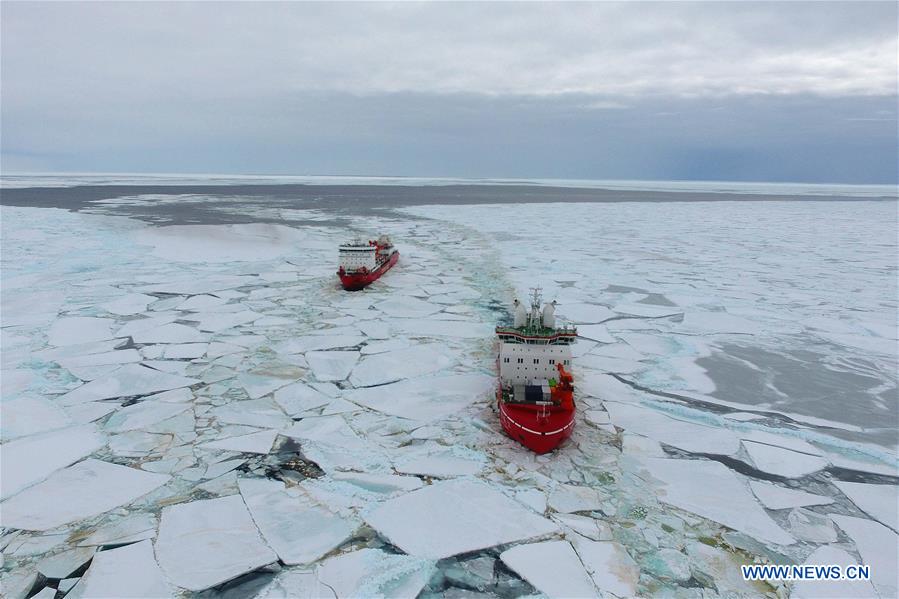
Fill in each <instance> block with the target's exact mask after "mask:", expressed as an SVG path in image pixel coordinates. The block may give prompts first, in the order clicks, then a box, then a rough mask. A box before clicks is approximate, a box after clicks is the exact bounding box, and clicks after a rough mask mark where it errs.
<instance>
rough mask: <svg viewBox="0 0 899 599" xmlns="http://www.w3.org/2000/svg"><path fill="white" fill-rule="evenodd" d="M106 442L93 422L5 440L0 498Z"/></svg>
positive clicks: (0, 454)
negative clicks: (6, 441)
mask: <svg viewBox="0 0 899 599" xmlns="http://www.w3.org/2000/svg"><path fill="white" fill-rule="evenodd" d="M4 417H5V415H4ZM104 444H105V441H104V440H103V437H102V435H100V434H98V433H97V430H96V428H95V427H94V426H93V425H86V426H77V427H71V428H64V429H60V430H56V431H53V432H49V433H43V434H39V435H33V436H30V437H23V438H21V439H17V440H15V441H10V442H8V443H4V444H3V449H2V452H0V459H2V469H0V479H2V485H0V499H5V498H7V497H10V496H12V495H15V494H16V493H18V492H19V491H21V490H22V489H24V488H26V487H28V486H30V485H33V484H34V483H37V482H40V481H42V480H44V479H45V478H47V477H48V476H49V475H51V474H52V473H54V472H56V471H57V470H59V469H60V468H65V467H66V466H69V465H70V464H74V463H75V462H77V461H78V460H80V459H81V458H83V457H86V456H89V455H90V454H92V453H93V452H95V451H96V450H98V449H100V448H101V447H103V445H104Z"/></svg>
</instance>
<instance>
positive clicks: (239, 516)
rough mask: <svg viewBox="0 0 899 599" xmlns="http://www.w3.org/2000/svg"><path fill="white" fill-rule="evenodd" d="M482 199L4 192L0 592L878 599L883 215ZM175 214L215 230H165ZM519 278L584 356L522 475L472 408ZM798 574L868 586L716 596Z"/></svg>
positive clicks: (850, 207)
mask: <svg viewBox="0 0 899 599" xmlns="http://www.w3.org/2000/svg"><path fill="white" fill-rule="evenodd" d="M73 189H78V188H73ZM110 189H112V187H110ZM286 189H287V188H286V187H285V188H282V190H281V191H280V192H279V193H281V194H282V195H283V194H285V193H288V192H287V191H285V190H286ZM410 189H411V190H412V191H409V190H407V192H405V193H406V197H408V196H409V195H412V194H413V193H414V188H410ZM509 189H511V188H506V191H504V192H503V193H504V194H505V195H504V202H505V203H503V204H496V205H485V204H480V205H477V204H472V205H453V206H443V205H426V206H413V207H406V208H402V209H397V208H394V209H391V208H384V207H380V208H378V209H377V210H374V209H372V210H367V209H366V210H362V209H360V210H358V211H357V213H354V212H353V211H352V210H348V209H341V210H338V211H335V212H330V211H329V206H330V204H327V203H325V204H323V205H322V206H319V207H317V208H314V209H313V208H303V207H297V206H289V205H287V204H285V203H283V202H281V203H279V202H274V201H273V202H268V203H267V202H265V201H262V200H260V199H259V197H254V198H253V199H252V201H250V200H247V201H241V200H240V199H239V198H237V199H234V198H232V200H231V201H228V202H221V201H219V200H220V198H216V196H215V195H207V196H205V197H203V198H201V199H202V202H201V201H200V199H198V198H197V197H195V196H190V197H185V196H184V195H183V194H165V193H162V192H156V193H154V194H150V195H140V194H133V195H132V196H130V197H114V198H111V199H102V200H100V201H92V200H85V202H86V203H85V204H84V205H79V206H76V207H79V208H81V210H80V211H74V212H70V211H67V210H61V209H55V208H27V207H11V206H4V207H3V208H2V214H0V216H2V250H3V252H2V297H0V299H2V312H0V315H2V339H0V341H2V369H3V371H2V382H3V388H2V403H0V410H2V418H0V425H2V460H3V473H2V489H0V490H2V497H3V502H2V503H0V526H2V531H0V549H2V552H3V553H2V574H0V584H2V585H3V589H4V593H5V594H6V595H8V596H11V597H19V596H21V597H25V596H26V595H29V594H35V593H37V592H38V591H40V592H41V593H43V595H41V596H52V595H54V594H55V593H57V589H58V592H59V593H65V592H69V593H71V594H72V595H73V596H84V597H88V596H98V595H115V596H157V595H163V594H167V593H170V594H173V595H179V596H185V597H186V596H197V597H212V596H220V595H221V596H232V597H235V596H241V597H243V596H259V597H281V596H284V597H298V596H301V597H319V596H328V597H331V596H333V593H334V592H337V594H338V595H339V596H393V595H398V594H399V595H403V596H414V595H420V596H422V597H428V598H431V597H461V596H469V595H471V594H473V593H482V594H487V595H492V596H499V597H515V596H525V595H535V594H538V593H542V594H545V595H548V596H572V595H577V596H586V595H591V594H592V595H600V594H609V593H612V594H614V595H617V596H629V595H634V594H639V595H650V594H661V595H665V596H674V597H698V596H716V595H721V596H758V595H768V596H771V597H774V596H788V595H791V594H794V593H795V595H796V596H805V597H814V596H845V594H846V593H849V594H850V595H851V596H881V597H892V596H895V593H896V587H895V580H896V563H897V561H899V560H897V558H896V545H897V534H896V533H897V530H896V529H897V518H896V513H897V512H896V507H895V506H896V498H897V497H896V492H897V486H896V484H897V480H899V476H897V471H896V454H897V396H896V393H897V391H896V384H897V381H896V366H897V364H896V343H897V341H896V311H897V307H896V295H897V294H896V274H897V271H896V237H895V227H896V204H895V202H877V201H870V202H868V201H854V202H841V201H828V202H824V201H814V200H809V199H806V200H802V201H792V202H791V201H779V202H752V201H733V202H702V203H693V202H653V203H641V202H625V203H595V204H579V203H564V204H540V203H527V204H520V205H516V204H511V203H508V196H509V193H511V192H510V191H509ZM583 189H586V188H582V191H583ZM628 189H629V190H630V191H629V193H630V194H632V195H633V194H634V193H637V192H636V191H635V188H634V187H633V186H631V187H628ZM228 190H229V191H228V193H229V194H230V193H232V191H233V188H228ZM718 191H721V190H718ZM91 193H92V194H100V192H98V191H96V190H94V191H91ZM431 193H432V194H434V193H436V192H434V191H432V192H431ZM479 193H480V192H479ZM579 193H580V192H579ZM584 193H586V192H584ZM680 193H684V194H686V193H689V190H681V191H680ZM756 193H761V191H756ZM803 193H805V192H803ZM731 199H733V198H731ZM183 202H186V203H188V204H190V203H193V204H196V205H199V204H202V205H203V206H204V208H203V210H205V211H207V212H208V213H214V212H216V211H218V212H219V213H221V214H222V215H223V221H225V222H227V223H228V224H214V223H215V222H216V221H215V219H212V223H209V222H202V221H196V222H191V223H190V224H185V225H178V224H175V225H171V224H166V223H171V222H173V221H174V222H179V219H177V218H176V219H173V218H171V215H172V214H174V213H175V212H173V211H176V210H177V208H178V206H179V205H180V204H181V203H183ZM406 203H407V204H408V203H409V202H406ZM428 203H429V204H433V203H434V202H428ZM361 211H364V212H365V213H366V216H364V217H361V216H359V213H360V212H361ZM181 214H182V216H184V215H188V214H200V213H199V212H190V211H187V212H182V213H181ZM127 216H135V217H137V218H127ZM154 223H155V224H154ZM381 231H383V232H386V233H389V234H391V235H392V236H393V237H394V239H395V241H396V242H397V244H398V247H399V248H400V251H401V252H402V257H401V260H400V263H399V264H398V265H397V267H395V268H394V269H393V270H391V272H390V273H389V274H388V275H386V276H385V277H383V278H382V279H381V280H379V281H378V282H376V283H375V284H374V285H372V286H371V287H370V288H368V289H366V290H365V291H363V292H359V293H347V292H344V291H342V290H341V289H339V287H338V285H337V281H336V277H334V273H333V271H334V263H335V259H336V249H335V248H336V245H337V244H338V243H339V242H340V241H342V240H343V239H344V238H345V237H347V236H351V235H352V234H354V233H356V232H358V233H359V234H362V235H366V234H375V233H377V232H381ZM563 231H564V233H562V232H563ZM537 285H539V286H541V287H542V288H543V293H544V297H545V298H546V299H556V300H557V301H558V302H559V307H558V313H559V315H560V316H561V317H562V318H564V319H566V320H568V321H570V322H573V323H575V324H579V325H581V332H582V334H583V335H584V337H585V339H582V340H580V341H579V343H578V344H577V345H576V346H575V347H574V355H575V359H574V363H573V369H574V373H575V376H576V380H577V382H578V396H577V398H578V401H579V405H580V410H579V415H578V418H579V420H578V424H577V427H576V428H575V432H574V435H573V437H572V438H571V440H570V441H569V442H567V443H566V444H565V445H564V446H562V447H561V448H560V449H559V450H557V451H555V452H553V453H552V454H550V455H546V456H535V455H533V454H531V453H529V452H528V451H526V450H525V449H523V448H522V447H520V446H519V445H517V444H515V443H513V442H512V441H510V440H509V439H507V438H506V437H505V436H503V435H502V433H501V431H500V428H499V426H498V422H497V416H496V412H495V409H494V407H493V402H494V400H493V397H492V393H491V380H493V377H494V376H495V371H494V368H495V354H494V351H495V350H494V346H493V339H492V335H491V331H492V326H493V325H494V324H495V323H496V322H497V321H501V320H503V319H505V318H506V317H507V314H506V312H505V306H506V305H508V303H509V302H510V301H511V299H512V298H513V297H514V296H515V295H518V296H523V295H524V294H525V293H526V292H527V291H528V289H529V288H530V287H533V286H537ZM95 550H96V551H98V553H94V552H95ZM547 560H550V561H552V562H553V563H556V564H557V565H558V567H559V568H563V569H564V572H565V577H564V579H559V578H558V577H552V576H547V569H546V561H547ZM820 560H826V561H836V562H839V563H843V562H846V563H856V562H860V561H864V562H865V563H869V564H871V565H872V567H873V568H874V569H875V570H876V571H875V576H874V578H873V579H872V581H871V582H870V583H866V584H854V585H845V584H841V585H833V586H830V587H826V585H824V583H821V584H822V585H824V586H820V587H816V586H814V585H812V584H810V583H806V584H803V585H797V586H796V587H793V586H791V585H787V584H785V583H776V582H773V583H771V584H768V583H752V584H750V583H747V582H745V581H743V580H742V578H741V577H740V576H739V565H740V564H744V563H750V562H772V563H796V564H801V563H818V562H819V561H820ZM56 596H59V595H58V594H57V595H56Z"/></svg>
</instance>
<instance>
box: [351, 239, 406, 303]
mask: <svg viewBox="0 0 899 599" xmlns="http://www.w3.org/2000/svg"><path fill="white" fill-rule="evenodd" d="M399 259H400V253H399V252H398V251H397V249H396V248H395V247H393V243H391V241H390V238H389V237H388V236H386V235H381V236H380V237H378V240H377V241H368V242H364V241H362V240H360V239H358V238H357V239H356V240H355V241H352V242H350V243H346V244H344V245H342V246H340V268H339V269H338V271H337V276H338V277H340V283H341V284H342V285H343V288H344V289H346V290H347V291H358V290H359V289H362V288H363V287H366V286H367V285H370V284H371V283H373V282H374V281H377V280H378V278H379V277H380V276H381V275H383V274H384V273H385V272H387V271H388V270H390V268H391V267H392V266H393V265H394V264H396V262H397V260H399Z"/></svg>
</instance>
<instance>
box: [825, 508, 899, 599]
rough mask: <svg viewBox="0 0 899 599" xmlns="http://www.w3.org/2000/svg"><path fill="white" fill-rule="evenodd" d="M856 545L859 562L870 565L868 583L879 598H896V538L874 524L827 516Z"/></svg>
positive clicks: (898, 566)
mask: <svg viewBox="0 0 899 599" xmlns="http://www.w3.org/2000/svg"><path fill="white" fill-rule="evenodd" d="M828 516H830V518H831V519H832V520H833V521H834V522H836V523H837V526H839V527H840V528H842V529H843V531H844V532H845V533H846V534H847V535H848V536H849V538H850V539H852V541H853V542H854V543H855V547H856V548H857V549H858V553H859V555H861V556H862V562H864V563H865V564H867V565H868V566H871V582H872V583H874V588H876V589H877V591H878V593H880V595H881V596H882V597H896V596H897V590H899V555H897V554H899V537H897V535H896V533H894V532H893V531H892V530H890V529H889V528H887V527H886V526H883V525H882V524H879V523H877V522H874V521H872V520H863V519H862V518H853V517H851V516H842V515H839V514H828Z"/></svg>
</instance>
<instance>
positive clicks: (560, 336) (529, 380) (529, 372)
mask: <svg viewBox="0 0 899 599" xmlns="http://www.w3.org/2000/svg"><path fill="white" fill-rule="evenodd" d="M540 301H541V298H540V292H539V290H536V289H535V290H534V295H533V298H532V301H531V310H530V312H528V311H527V310H525V307H524V305H523V304H522V303H521V302H519V301H518V300H517V299H516V300H515V303H514V306H513V308H512V315H513V321H514V324H513V326H512V327H497V330H496V332H497V336H498V338H499V345H500V347H499V376H500V378H501V379H502V382H503V384H504V385H539V386H543V385H544V384H545V382H546V381H548V380H550V379H554V378H556V377H558V370H557V368H556V364H562V365H563V366H565V367H566V369H567V368H568V367H569V366H570V364H571V347H570V346H571V344H572V343H574V340H575V339H576V337H577V331H576V330H575V329H570V328H567V327H562V328H556V317H555V302H550V303H547V304H546V305H545V306H543V310H542V311H541V309H540Z"/></svg>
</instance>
